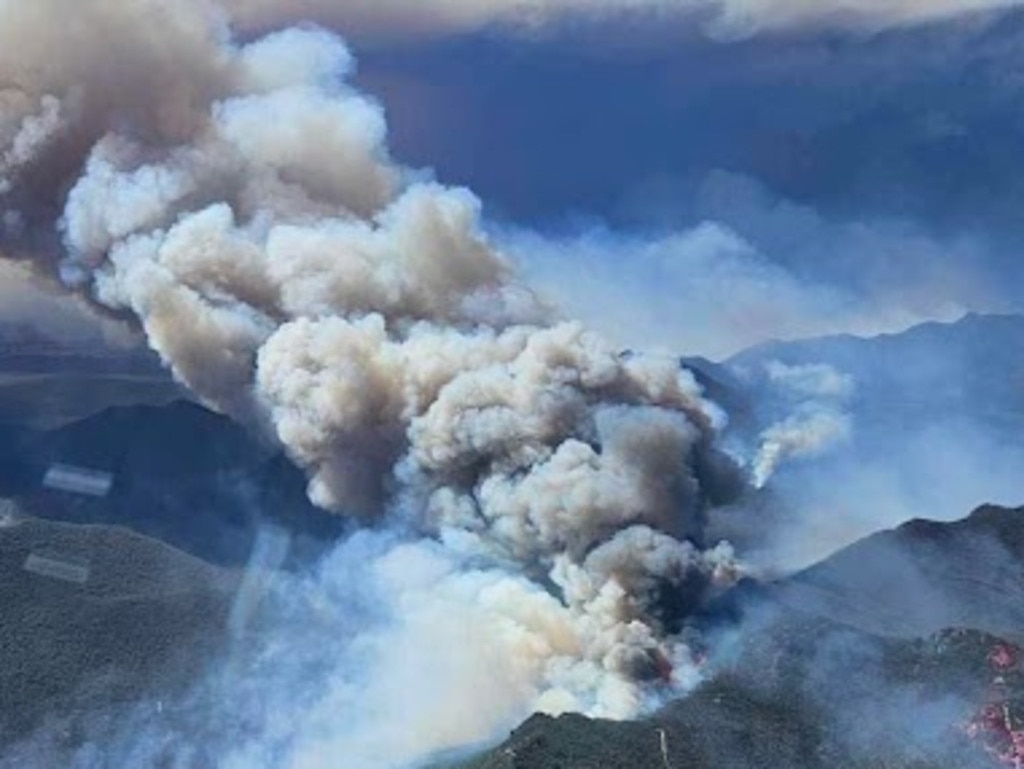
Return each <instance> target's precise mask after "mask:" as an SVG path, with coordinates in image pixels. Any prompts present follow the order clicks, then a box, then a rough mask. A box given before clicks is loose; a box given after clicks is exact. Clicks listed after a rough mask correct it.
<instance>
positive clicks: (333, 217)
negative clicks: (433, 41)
mask: <svg viewBox="0 0 1024 769" xmlns="http://www.w3.org/2000/svg"><path fill="white" fill-rule="evenodd" d="M229 7H230V8H232V9H233V10H234V12H236V13H239V14H241V17H242V18H243V19H246V20H248V21H247V23H251V24H252V25H253V28H256V27H260V28H262V27H265V26H276V25H278V24H279V23H281V24H284V23H287V22H289V21H292V20H293V19H291V18H290V17H291V13H292V12H291V11H289V10H287V9H288V8H290V6H286V5H285V4H281V6H277V5H269V4H259V3H254V4H253V5H251V6H250V5H248V4H247V3H238V4H234V5H231V4H229ZM325 7H326V6H325ZM353 7H354V6H353ZM375 7H377V6H375ZM451 7H452V8H453V9H461V8H463V7H465V8H466V9H468V12H469V13H470V18H471V19H478V18H482V20H483V21H485V22H486V21H489V20H490V19H498V20H500V19H502V18H504V16H505V13H506V12H505V10H504V8H503V7H502V6H501V5H500V4H498V5H494V6H489V7H492V8H493V9H496V10H494V11H493V12H491V11H488V12H487V13H484V14H483V15H482V16H480V14H479V13H477V10H476V9H475V6H473V4H468V3H467V4H466V5H465V6H461V5H459V4H451ZM508 7H509V8H510V9H513V10H515V11H516V12H517V13H518V12H519V11H520V10H521V9H522V6H515V7H514V8H513V6H511V5H510V6H508ZM574 7H575V6H573V5H571V4H568V5H566V6H565V9H564V10H572V9H573V8H574ZM741 7H742V8H743V10H744V13H748V15H749V14H752V18H755V19H758V20H760V19H768V18H769V17H770V18H778V20H779V23H782V24H788V23H791V22H792V21H795V20H800V19H803V18H805V16H806V15H807V13H808V11H807V10H806V9H807V8H809V6H804V5H801V4H798V3H791V4H790V3H779V4H756V5H755V4H749V5H743V6H740V5H730V6H729V9H728V12H727V13H726V15H725V16H723V17H722V19H725V20H728V19H729V18H731V17H730V15H729V14H730V13H732V12H734V11H735V10H736V9H739V8H741ZM920 7H921V9H922V11H921V16H922V17H926V16H930V15H931V14H932V12H933V11H934V12H935V13H944V12H946V11H948V10H949V6H948V4H942V3H935V4H921V6H920ZM282 8H284V9H286V10H283V11H282V10H281V9H282ZM367 8H369V6H367ZM801 8H804V9H805V10H800V9H801ZM528 10H529V8H528ZM559 10H563V9H561V8H560V9H559ZM250 12H251V14H252V16H251V17H250V16H249V15H248V14H249V13H250ZM776 12H777V13H778V14H779V15H778V16H777V17H776V16H775V15H774V14H776ZM75 14H76V15H75V19H74V21H75V30H76V34H75V36H74V38H73V39H67V38H66V37H65V36H64V34H63V31H62V30H63V29H64V25H65V21H66V6H65V4H64V3H62V2H59V0H49V1H47V0H31V1H26V2H15V1H13V0H8V1H7V2H3V3H0V75H2V77H3V82H4V83H5V90H4V91H3V92H2V93H0V99H2V101H0V105H2V111H0V116H2V123H0V137H2V140H3V145H2V146H3V150H4V151H3V154H2V160H0V183H2V188H3V190H4V195H5V200H4V205H5V207H6V208H7V209H8V210H9V212H10V213H9V216H8V217H7V219H8V220H9V221H17V222H18V223H19V226H18V227H17V228H8V229H9V231H6V232H5V239H8V240H9V241H10V243H9V244H8V245H9V250H10V252H11V253H16V254H19V255H27V256H30V257H33V258H34V259H35V260H36V261H37V263H38V264H39V265H40V269H43V270H46V269H49V270H51V271H53V272H55V273H59V274H60V275H61V277H62V279H63V281H64V282H65V284H66V285H67V286H69V287H74V288H76V289H78V290H80V291H81V292H83V293H84V294H86V295H88V296H89V297H91V299H92V300H93V301H95V302H96V303H98V305H100V306H102V307H103V308H106V309H108V310H110V311H114V312H117V313H123V314H126V315H130V316H132V317H133V318H134V319H135V321H136V322H137V323H138V325H139V326H140V327H141V328H142V330H143V331H144V333H145V335H146V338H147V340H148V343H149V344H150V345H151V346H152V347H153V349H154V350H156V351H157V352H158V353H159V354H160V355H161V357H162V359H163V360H164V362H165V363H166V364H167V366H168V367H169V368H170V369H171V370H172V371H173V373H174V375H175V376H176V377H177V378H178V379H179V380H180V381H181V382H182V383H184V384H185V385H187V386H188V387H189V388H190V389H191V390H192V391H193V392H194V393H195V394H196V395H197V396H198V397H199V398H201V399H202V400H203V401H204V402H205V403H207V404H208V405H210V406H212V407H214V408H216V409H218V410H221V411H223V412H225V413H227V414H230V415H232V416H233V417H235V418H236V419H238V420H239V421H242V422H244V423H246V424H248V425H250V426H251V427H252V428H253V429H254V430H258V431H262V432H264V433H265V434H266V435H267V436H269V437H270V438H271V439H272V440H276V441H277V442H279V443H280V445H281V446H282V447H283V448H284V449H285V450H286V451H287V452H288V454H289V456H291V458H292V459H293V460H294V461H295V462H296V463H297V464H298V465H299V466H301V467H302V468H303V469H304V470H306V471H307V472H308V474H309V478H310V485H309V493H310V497H311V498H312V499H313V500H314V501H315V502H316V503H317V504H319V505H321V506H323V507H324V508H327V509H330V510H333V511H336V512H337V513H338V514H341V515H351V516H353V517H354V518H356V519H358V520H360V521H361V522H364V523H366V524H368V526H370V527H371V528H370V529H369V530H367V531H364V532H362V533H359V534H356V535H354V536H353V537H352V538H350V539H348V540H346V541H345V542H343V543H341V544H339V546H338V547H337V549H336V550H335V551H334V552H333V553H332V554H331V555H330V557H328V558H327V559H326V560H325V561H324V562H323V563H321V564H318V565H317V567H316V569H315V572H314V574H313V575H312V576H308V577H294V578H293V577H288V578H285V577H282V578H281V580H279V582H278V583H277V584H275V585H274V587H273V590H272V592H273V597H272V599H271V600H270V602H269V604H268V608H267V612H268V615H269V616H268V619H269V628H268V629H266V630H265V631H263V632H262V633H261V634H258V635H257V636H256V637H252V638H250V637H249V636H246V637H245V643H248V644H251V645H252V646H254V647H256V651H255V652H252V653H253V654H254V655H255V656H257V657H258V658H259V659H260V660H261V661H262V665H261V666H260V667H259V673H258V674H257V675H254V676H252V677H251V678H249V679H247V680H246V681H244V682H243V681H239V680H238V679H237V678H232V677H231V676H230V675H228V674H225V675H224V676H216V675H215V676H212V677H211V679H210V680H209V681H206V682H204V683H203V684H202V686H200V687H197V690H196V692H195V693H194V694H193V695H192V696H193V698H194V703H193V705H194V709H193V712H192V716H191V721H190V727H191V728H188V729H180V730H179V731H175V727H174V726H171V725H167V724H163V723H161V724H152V723H148V724H144V725H141V726H140V724H138V723H133V724H130V725H129V727H128V728H126V731H125V732H124V733H123V734H119V735H117V739H116V740H113V741H112V742H111V745H112V746H114V749H115V750H117V751H120V753H119V755H121V754H123V758H124V761H123V762H122V764H123V765H147V764H153V763H156V761H157V760H158V759H160V758H162V757H167V756H176V757H178V758H179V759H180V760H181V761H183V762H188V761H189V760H191V758H193V757H197V756H199V754H196V753H194V752H190V751H195V750H197V749H196V748H195V746H194V744H192V743H193V742H194V736H195V733H194V731H193V730H194V729H195V728H199V727H197V724H200V725H201V728H202V733H203V734H204V736H205V737H206V739H204V744H205V747H204V748H203V750H205V751H206V752H207V754H209V753H210V752H213V753H215V756H214V759H215V760H216V761H217V763H219V764H221V765H226V766H240V767H241V766H245V767H251V766H275V767H276V766H292V767H316V766H331V765H334V764H335V763H336V762H337V761H338V758H339V756H344V757H345V760H346V762H347V765H350V766H354V767H367V768H369V767H399V766H405V765H409V764H412V763H415V762H417V761H421V760H422V759H424V758H425V757H427V756H430V755H432V754H433V753H435V752H437V751H442V750H447V749H452V748H458V747H461V746H465V745H468V744H472V743H474V742H477V741H480V740H486V739H488V738H491V737H493V736H495V735H498V734H500V732H501V731H502V730H503V729H506V728H509V727H511V726H513V725H514V724H515V723H516V722H517V721H518V720H520V719H522V718H523V717H525V716H526V715H528V714H529V713H530V712H532V711H534V710H544V711H548V712H561V711H565V710H578V711H581V712H585V713H588V714H592V715H596V716H605V717H613V718H623V717H629V716H632V715H635V714H637V713H638V712H640V711H642V710H643V709H644V708H645V707H648V706H650V705H651V704H653V703H655V702H657V701H659V699H661V698H663V697H664V696H665V695H667V694H673V693H679V692H682V691H685V690H686V688H687V687H689V686H691V685H693V683H694V682H695V681H696V680H697V679H698V677H699V667H698V665H697V664H696V662H695V660H694V655H693V653H692V651H691V648H690V646H689V645H688V644H687V643H686V641H685V640H684V639H683V638H682V637H681V636H678V635H673V634H672V633H669V632H668V631H667V629H666V622H665V618H664V617H662V616H661V614H660V607H659V591H660V590H661V589H662V588H663V587H664V586H665V585H670V586H673V587H675V588H677V589H680V590H682V589H684V588H685V589H687V590H693V591H695V592H697V593H701V592H703V591H713V590H715V589H721V588H724V587H726V586H728V585H730V584H732V582H733V581H734V580H735V579H736V578H737V577H738V576H739V574H741V573H742V567H741V566H740V565H739V564H737V562H736V560H735V558H734V555H733V553H732V551H731V548H730V547H729V546H728V544H725V543H723V544H717V543H705V542H704V541H703V536H702V534H703V523H704V516H705V514H706V511H707V506H708V505H709V503H710V502H711V501H712V498H713V497H714V495H715V493H716V492H715V489H720V488H721V487H722V486H723V485H726V484H727V483H728V482H729V481H730V480H731V479H733V478H734V477H735V475H734V472H733V471H734V470H735V468H733V467H732V466H731V462H730V460H729V459H728V458H727V457H725V456H724V454H722V453H721V452H720V451H719V449H718V448H717V439H718V435H719V432H720V431H721V429H722V428H723V427H724V424H725V421H726V417H725V415H724V414H723V413H722V412H721V410H720V409H719V408H718V407H717V406H715V405H714V404H713V403H711V402H709V401H708V400H707V399H706V398H705V396H704V394H703V392H702V391H701V388H700V387H699V386H698V385H697V383H696V381H695V379H694V378H693V376H691V375H690V374H689V373H688V372H686V371H681V370H680V369H679V367H678V365H677V362H676V360H675V359H673V358H668V357H658V356H649V355H643V354H631V355H623V354H621V352H620V349H619V348H618V346H616V345H615V344H612V343H610V342H607V341H605V340H604V339H603V338H602V337H600V336H598V335H596V334H594V333H592V332H591V331H588V330H587V329H586V328H584V327H583V326H582V325H580V324H578V323H576V322H572V321H568V320H566V319H564V318H563V317H562V316H561V314H560V313H559V312H558V311H557V310H556V309H554V308H552V307H550V306H548V305H547V304H546V303H545V302H543V301H541V300H539V299H538V298H537V297H536V296H535V294H534V293H533V291H532V290H531V289H530V288H529V287H528V286H527V285H524V284H523V283H522V282H521V281H520V279H519V278H518V277H517V273H516V271H515V269H514V268H513V266H512V265H511V263H510V262H509V261H508V260H507V258H506V257H505V256H504V255H503V254H502V253H501V252H499V251H498V250H497V249H496V248H495V247H494V245H493V244H492V242H491V241H490V240H489V238H488V236H487V235H486V232H485V230H486V228H485V226H484V224H483V223H482V220H481V205H480V202H479V201H478V200H477V198H476V197H475V196H474V195H473V194H472V193H471V192H470V191H468V190H465V189H458V188H450V187H446V186H444V185H442V184H439V183H437V182H435V181H433V180H432V179H431V178H430V174H429V173H428V172H425V171H420V170H416V169H410V168H406V167H404V166H402V165H401V164H400V163H399V162H397V161H396V160H394V159H392V157H391V156H390V152H389V150H388V145H387V141H386V122H385V119H384V115H383V112H382V110H381V108H380V106H379V105H378V104H377V103H376V102H375V101H374V100H373V99H372V98H371V97H369V96H367V95H365V94H363V93H360V92H358V91H357V90H356V89H354V88H353V87H352V86H351V84H350V79H351V75H352V71H353V67H354V61H353V58H352V56H351V55H350V53H349V51H348V49H347V48H346V47H345V45H344V44H343V42H342V41H341V39H340V38H339V37H337V36H336V35H335V34H334V33H332V32H328V31H324V30H321V29H317V28H309V27H301V28H298V27H295V28H284V29H281V30H279V31H275V32H273V33H270V34H269V35H267V36H265V37H259V38H257V39H255V40H252V41H250V42H246V43H244V44H242V43H238V42H236V41H234V40H233V38H232V36H231V28H230V23H229V21H230V15H228V14H224V13H222V12H221V11H220V9H218V8H217V7H215V6H213V5H210V4H207V3H204V2H200V1H199V0H196V1H195V2H179V3H175V4H173V5H168V4H163V3H159V2H156V1H155V0H138V1H137V2H134V3H131V4H125V3H122V2H117V1H115V0H92V1H91V2H82V3H79V4H77V5H76V10H75ZM810 15H811V16H814V17H816V15H817V14H816V13H811V14H810ZM401 16H402V14H401V13H400V12H398V14H397V16H396V18H399V17H401ZM877 18H878V20H879V22H880V23H886V22H887V21H888V20H890V19H891V20H894V21H902V20H905V19H904V18H903V17H902V15H901V14H893V13H892V6H889V5H883V4H880V5H879V14H878V17H877ZM326 20H328V21H330V20H332V19H326ZM472 23H473V24H478V23H480V22H479V21H475V20H474V21H472ZM729 23H731V22H729ZM761 23H765V24H767V21H764V22H762V21H758V24H761ZM457 26H458V25H457ZM46 227H50V228H52V229H53V230H54V231H55V232H57V233H59V238H58V239H56V240H55V241H54V242H51V243H46V242H42V243H33V242H31V241H30V240H25V239H24V231H25V230H26V229H32V228H46ZM15 230H16V231H15ZM808 424H809V428H808V429H810V430H812V431H813V432H814V435H812V436H810V437H806V436H801V435H800V434H799V433H800V432H801V430H803V429H805V427H807V426H808ZM820 431H821V424H820V420H819V421H817V422H815V421H813V420H811V422H810V423H808V422H803V423H802V422H799V421H793V422H786V423H784V424H782V425H780V427H779V429H778V430H777V431H776V432H775V433H772V435H771V436H769V438H770V439H771V440H774V441H775V443H774V444H770V445H769V446H768V448H769V449H770V448H771V445H776V444H777V445H779V446H780V448H779V450H778V451H776V452H775V453H774V454H772V455H771V456H767V457H762V459H763V464H764V467H765V468H768V469H765V470H763V472H762V475H764V474H767V473H768V472H769V471H770V469H771V468H770V467H769V465H773V463H775V462H776V461H777V460H778V459H779V458H780V456H782V455H783V454H785V452H786V451H789V452H790V453H792V452H795V451H798V450H802V449H801V447H802V446H805V445H813V446H816V445H817V443H816V442H817V441H818V438H817V437H815V436H817V434H818V433H819V432H820ZM825 432H828V430H826V431H825ZM839 432H841V430H839ZM808 441H809V442H810V443H808ZM787 446H788V447H790V448H788V449H787V448H786V447H787ZM793 446H795V447H796V448H792V447H793ZM758 480H759V481H763V480H764V478H763V477H760V476H759V478H758ZM669 669H671V671H672V674H671V676H668V675H667V671H668V670H669ZM186 721H188V719H186ZM240 721H241V722H243V723H244V725H245V728H244V729H243V728H240V727H238V724H239V722H240ZM200 757H201V756H200ZM106 760H109V753H108V754H107V755H106V756H105V757H100V756H99V755H98V754H96V753H95V752H93V753H89V752H88V751H87V752H85V753H83V755H82V756H81V762H82V763H83V764H85V765H89V764H90V763H92V762H94V761H95V762H96V764H97V765H101V764H102V762H103V761H106Z"/></svg>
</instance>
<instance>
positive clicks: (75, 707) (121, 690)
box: [0, 516, 237, 743]
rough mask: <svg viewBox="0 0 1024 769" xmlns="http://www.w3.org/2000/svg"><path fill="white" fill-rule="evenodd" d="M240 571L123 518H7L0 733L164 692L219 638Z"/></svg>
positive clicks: (0, 738)
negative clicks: (113, 523)
mask: <svg viewBox="0 0 1024 769" xmlns="http://www.w3.org/2000/svg"><path fill="white" fill-rule="evenodd" d="M236 586H237V576H236V575H235V574H233V573H232V572H229V571H225V570H222V569H219V568H216V567H214V566H210V565H208V564H205V563H203V562H201V561H199V560H196V559H194V558H191V557H189V556H187V555H185V554H184V553H181V552H179V551H176V550H174V549H172V548H170V547H167V546H166V545H163V544H161V543H159V542H156V541H154V540H152V539H149V538H146V537H142V536H139V535H137V534H133V533H132V532H130V531H128V530H126V529H123V528H117V527H108V526H75V525H70V524H63V523H55V522H49V521H40V520H34V519H25V518H20V517H17V516H15V517H13V518H11V517H9V518H8V519H7V520H6V521H5V523H4V525H3V526H2V527H0V606H2V607H3V623H2V630H0V742H3V743H6V742H8V741H10V740H11V739H13V738H15V737H17V736H19V735H21V734H23V733H25V732H27V731H29V730H31V729H32V728H35V727H38V726H40V725H41V724H42V723H43V721H44V719H46V718H50V719H52V718H58V717H59V716H60V715H61V714H65V713H69V712H78V713H83V712H89V711H91V710H104V709H108V708H112V707H115V706H116V705H118V704H119V703H125V702H135V701H138V700H139V699H142V698H146V697H152V698H154V699H157V698H159V696H160V695H161V692H163V693H164V694H167V693H169V692H172V691H176V690H177V689H179V688H180V687H182V686H184V685H187V683H188V682H189V681H191V680H192V677H193V676H194V675H196V674H197V673H199V672H200V671H201V670H202V669H203V667H204V665H205V664H207V663H208V662H210V661H211V660H212V658H213V656H214V655H215V654H216V653H217V651H218V650H219V649H220V647H221V644H222V643H223V640H224V639H223V628H224V626H225V623H226V617H227V612H228V610H229V608H230V605H231V599H232V596H233V595H234V590H235V588H236Z"/></svg>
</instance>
